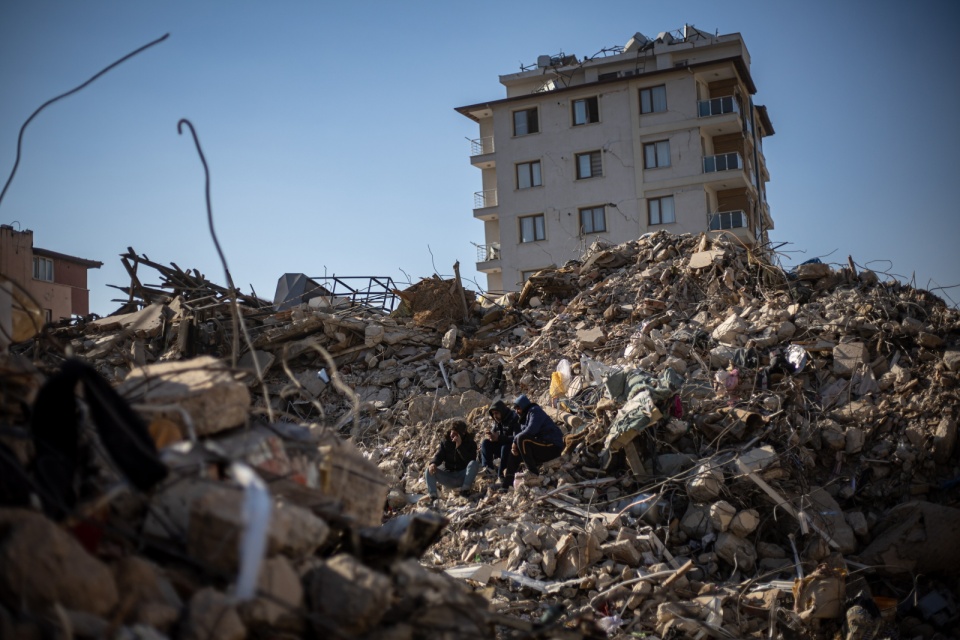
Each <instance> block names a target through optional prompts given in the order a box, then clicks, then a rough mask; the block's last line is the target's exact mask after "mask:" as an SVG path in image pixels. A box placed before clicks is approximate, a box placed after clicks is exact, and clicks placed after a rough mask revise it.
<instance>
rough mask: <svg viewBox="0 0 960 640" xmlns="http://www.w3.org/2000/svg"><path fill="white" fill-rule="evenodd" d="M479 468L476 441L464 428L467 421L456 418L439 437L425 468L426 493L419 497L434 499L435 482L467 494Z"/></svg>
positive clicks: (435, 495)
mask: <svg viewBox="0 0 960 640" xmlns="http://www.w3.org/2000/svg"><path fill="white" fill-rule="evenodd" d="M441 467H443V468H441ZM478 471H480V463H479V462H477V442H476V440H474V439H473V434H472V433H470V432H469V431H468V430H467V423H466V422H464V421H463V420H455V421H454V422H453V424H452V425H451V426H450V429H449V430H447V433H446V434H445V435H444V436H443V440H441V441H440V448H439V449H437V453H436V455H434V456H433V460H432V461H431V462H430V464H429V465H427V470H426V472H424V480H426V483H427V493H428V495H427V496H424V498H422V500H430V501H433V500H436V499H437V483H438V482H439V483H440V484H441V485H443V486H445V487H449V488H452V489H459V490H460V495H461V496H464V497H467V496H469V495H470V492H471V490H472V488H473V481H474V480H475V479H476V477H477V472H478Z"/></svg>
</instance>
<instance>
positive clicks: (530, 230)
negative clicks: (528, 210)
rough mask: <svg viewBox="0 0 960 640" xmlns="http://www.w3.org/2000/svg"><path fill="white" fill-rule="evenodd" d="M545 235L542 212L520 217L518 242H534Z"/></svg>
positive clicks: (542, 238)
mask: <svg viewBox="0 0 960 640" xmlns="http://www.w3.org/2000/svg"><path fill="white" fill-rule="evenodd" d="M546 237H547V234H546V226H545V223H544V219H543V214H542V213H540V214H537V215H535V216H523V217H522V218H520V242H536V241H537V240H544V239H545V238H546Z"/></svg>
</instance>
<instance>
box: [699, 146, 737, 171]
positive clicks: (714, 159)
mask: <svg viewBox="0 0 960 640" xmlns="http://www.w3.org/2000/svg"><path fill="white" fill-rule="evenodd" d="M730 169H743V159H742V158H741V157H740V154H739V153H737V152H736V151H734V152H732V153H721V154H720V155H716V156H707V157H705V158H704V159H703V172H704V173H713V172H715V171H728V170H730Z"/></svg>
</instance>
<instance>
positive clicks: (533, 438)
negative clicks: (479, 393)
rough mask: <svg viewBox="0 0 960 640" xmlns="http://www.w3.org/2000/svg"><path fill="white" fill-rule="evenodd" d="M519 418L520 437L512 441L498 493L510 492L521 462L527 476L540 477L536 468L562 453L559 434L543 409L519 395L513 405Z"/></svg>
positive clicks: (562, 446)
mask: <svg viewBox="0 0 960 640" xmlns="http://www.w3.org/2000/svg"><path fill="white" fill-rule="evenodd" d="M513 408H514V409H516V411H517V415H519V416H520V425H521V428H520V433H518V434H517V435H516V436H515V437H514V439H513V445H512V446H511V448H510V457H509V459H508V460H507V467H506V470H505V473H504V476H503V483H502V485H501V490H506V489H509V488H510V485H512V484H513V480H514V478H515V477H516V475H517V470H518V469H519V468H520V463H521V462H522V463H523V464H524V465H526V467H527V473H528V474H530V475H535V476H536V475H540V465H541V464H543V463H544V462H548V461H550V460H554V459H555V458H559V457H560V454H561V453H563V449H564V443H563V431H561V430H560V427H558V426H557V423H555V422H554V421H553V419H552V418H550V416H548V415H547V414H546V412H545V411H544V410H543V408H542V407H541V406H540V405H538V404H536V403H534V402H531V401H530V398H528V397H527V396H525V395H523V394H521V395H519V396H517V399H516V400H514V402H513Z"/></svg>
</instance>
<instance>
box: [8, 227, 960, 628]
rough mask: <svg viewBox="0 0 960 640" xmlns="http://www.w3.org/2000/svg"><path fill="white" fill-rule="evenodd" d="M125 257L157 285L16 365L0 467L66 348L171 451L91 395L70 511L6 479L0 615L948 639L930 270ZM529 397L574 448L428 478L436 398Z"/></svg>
mask: <svg viewBox="0 0 960 640" xmlns="http://www.w3.org/2000/svg"><path fill="white" fill-rule="evenodd" d="M124 258H125V261H126V262H125V264H128V265H129V264H132V263H133V262H136V263H137V264H138V265H139V266H148V267H153V268H155V269H157V271H159V272H160V275H161V277H162V279H163V283H162V285H160V286H159V287H157V286H152V287H147V286H144V285H142V284H140V283H141V280H142V278H143V274H142V273H140V274H139V275H138V274H137V272H136V269H129V270H130V271H131V276H132V277H131V280H132V282H131V285H130V287H128V288H122V290H123V291H124V293H126V294H127V295H128V296H129V301H128V302H127V303H125V304H124V305H123V308H121V309H120V312H122V313H118V314H115V315H113V316H110V317H108V318H102V319H96V320H92V321H85V322H77V323H75V324H73V325H71V326H66V327H60V328H56V329H53V330H50V331H47V332H46V333H44V334H42V335H40V336H38V337H36V338H34V339H33V340H31V341H29V342H25V343H21V344H18V345H15V347H14V348H13V349H12V351H13V354H12V355H11V356H9V357H8V358H7V359H6V360H4V361H3V364H2V366H3V369H4V373H5V374H6V375H5V376H4V377H5V379H7V380H9V382H8V384H7V385H6V386H5V388H4V398H3V404H2V411H3V415H4V417H5V424H7V425H9V428H7V429H6V430H4V431H3V432H2V436H0V443H2V444H3V445H5V447H4V448H3V449H2V451H3V452H4V456H5V457H4V460H6V461H7V462H6V463H5V465H6V466H4V468H3V479H4V481H5V483H7V480H8V478H11V477H14V476H12V475H10V474H15V473H16V472H17V470H19V473H20V476H23V475H24V474H27V475H29V474H30V473H32V472H33V467H32V466H31V463H32V461H33V458H34V455H35V452H34V443H33V441H32V440H31V439H30V435H29V432H30V428H29V427H30V423H29V415H30V411H29V410H28V409H29V407H30V406H31V404H32V402H33V400H34V398H35V397H36V395H37V391H38V389H39V388H40V387H41V385H43V384H44V382H45V381H46V380H48V379H50V377H51V376H52V375H53V374H54V373H55V372H56V371H57V370H58V369H59V367H60V366H61V365H62V363H63V362H64V357H65V354H68V353H69V354H70V355H71V357H74V358H79V359H82V360H85V361H87V362H88V363H89V364H91V365H93V366H94V367H95V368H96V370H97V371H98V372H99V374H100V375H101V376H102V377H103V378H104V379H105V380H107V381H108V382H109V383H110V384H111V385H112V386H113V388H115V389H116V390H117V391H118V392H119V393H120V395H121V396H122V397H123V398H124V400H125V401H126V402H128V403H129V404H130V406H131V407H132V408H133V410H134V411H135V413H136V414H137V416H139V417H140V418H141V419H142V420H143V423H144V425H146V427H147V429H148V431H149V434H150V436H151V438H152V440H153V442H154V443H155V444H156V448H157V454H156V455H157V456H158V457H159V458H160V459H161V460H162V461H163V463H164V464H165V465H166V467H167V468H168V469H169V475H168V476H167V478H166V479H164V480H163V481H162V482H160V483H158V484H157V485H156V486H154V487H153V488H151V489H150V490H146V491H142V490H140V491H138V490H136V489H134V488H133V487H131V486H130V485H129V483H126V482H124V481H123V480H124V474H123V473H121V471H120V470H118V467H120V466H122V465H118V464H113V463H112V462H111V460H110V458H109V456H107V455H105V454H104V452H103V450H102V449H101V448H99V447H98V446H97V437H98V436H97V435H96V434H94V433H93V430H92V429H90V427H89V424H84V425H83V429H82V430H81V431H82V437H81V439H80V440H81V444H82V445H83V446H82V447H81V449H82V450H83V451H87V452H88V453H89V457H88V458H86V457H85V458H84V464H83V465H78V466H77V468H78V477H77V478H76V483H77V486H78V487H79V496H80V499H79V502H78V506H77V507H76V508H75V509H73V511H72V512H71V513H70V514H69V515H68V516H67V517H66V518H62V519H57V518H54V517H52V516H50V515H46V516H45V515H44V513H43V511H41V510H39V509H38V506H39V502H43V496H42V495H41V496H39V500H38V496H36V495H34V496H31V500H30V501H29V503H27V504H19V503H17V499H16V497H17V495H18V494H15V492H14V491H13V490H8V489H5V490H4V491H3V496H2V497H3V505H5V506H3V507H2V508H0V637H4V638H6V637H11V638H16V637H23V638H34V637H53V636H54V635H56V636H57V637H61V636H63V637H71V636H73V637H110V638H114V637H117V638H121V637H122V638H171V639H178V638H224V639H227V638H230V639H232V638H300V637H308V638H323V637H361V638H398V639H401V638H403V639H406V638H411V639H412V638H427V637H429V638H495V637H497V638H520V637H523V638H563V639H566V638H606V637H610V638H630V637H647V638H664V639H665V638H706V637H710V638H757V639H760V638H785V639H791V640H792V639H795V638H809V639H821V638H823V639H827V638H835V637H839V638H844V637H849V638H852V637H877V638H881V637H890V638H893V637H900V638H924V639H932V638H958V637H960V634H958V632H957V631H956V629H958V628H960V608H958V603H960V578H958V576H960V554H958V547H957V545H956V540H957V537H958V534H960V504H958V503H960V453H958V448H957V420H958V413H960V401H958V400H960V399H958V393H960V386H958V376H960V313H958V312H957V310H955V309H951V308H949V307H948V306H946V305H945V304H944V303H943V301H942V300H940V299H939V298H937V297H936V296H935V295H933V294H931V293H930V292H927V291H923V290H917V289H914V288H911V287H909V286H906V285H903V284H900V283H897V282H894V281H891V282H884V281H883V279H882V278H881V277H880V276H878V274H875V273H873V272H870V271H860V272H857V271H856V270H855V267H854V266H853V265H854V263H853V261H852V260H850V261H849V264H844V265H843V266H842V267H840V268H835V267H833V266H831V265H828V264H824V263H820V262H819V261H811V262H810V263H808V264H805V265H800V266H799V267H797V268H796V269H795V270H793V271H792V272H785V271H784V270H782V269H780V268H779V267H777V266H775V265H772V264H770V263H768V262H767V261H766V260H765V259H763V258H762V257H760V256H758V255H756V254H754V253H751V252H750V251H748V250H747V249H745V248H744V247H743V246H742V245H740V244H739V243H737V242H736V241H732V240H728V239H726V238H725V237H720V238H713V239H710V238H707V237H706V236H703V235H697V236H693V235H684V236H673V235H670V234H667V233H665V232H660V233H655V234H646V235H645V236H643V237H642V238H640V239H638V240H635V241H632V242H629V243H626V244H623V245H619V246H605V245H601V244H596V245H594V246H593V247H591V248H590V250H589V252H588V255H587V256H586V257H585V258H584V259H583V261H581V262H572V263H568V264H566V265H563V266H560V267H556V268H551V269H546V270H543V271H541V272H539V273H537V274H535V275H534V276H532V277H531V278H530V279H529V281H528V282H527V284H526V286H525V287H524V288H523V290H522V291H521V292H518V293H514V294H509V295H506V296H503V297H501V298H498V299H496V300H491V299H487V298H486V297H484V296H478V295H476V294H474V293H473V292H471V291H467V290H465V289H464V288H463V286H462V285H461V283H460V281H459V278H455V279H452V280H443V279H441V278H439V277H436V276H434V277H432V278H427V279H424V280H422V281H421V282H420V283H417V284H416V285H414V286H413V287H410V288H408V289H406V290H404V291H397V292H395V293H396V295H397V296H398V298H399V299H400V300H401V302H402V304H401V305H400V307H399V308H398V309H397V310H396V311H393V312H392V313H387V312H385V311H383V310H382V309H376V308H371V307H366V306H364V305H362V304H344V303H343V301H339V300H336V299H333V298H332V297H330V298H323V297H320V298H314V299H312V300H310V302H309V303H304V304H301V305H299V306H294V307H293V308H290V309H286V310H284V311H276V310H275V309H274V307H273V306H272V305H270V304H269V303H267V302H264V301H261V300H258V299H257V298H255V297H253V296H239V297H238V298H237V300H236V302H234V296H232V295H231V292H230V291H228V290H226V289H224V288H222V287H218V286H216V285H213V284H212V283H210V282H208V281H207V280H206V279H205V278H204V277H203V276H202V275H201V274H199V273H196V272H189V271H182V270H181V269H179V268H178V267H176V266H175V265H174V266H173V267H172V268H171V267H163V266H162V265H159V264H157V263H153V262H150V261H148V260H146V259H145V258H140V257H138V256H136V254H134V253H133V251H132V250H130V253H129V254H127V255H126V256H124ZM520 393H525V394H527V395H528V396H529V397H530V398H531V399H533V400H534V401H536V402H538V403H539V404H541V405H542V406H543V407H545V408H546V409H547V411H548V412H550V413H551V415H553V416H554V418H555V420H556V422H557V424H558V425H560V427H561V429H563V431H564V433H565V434H566V435H565V441H566V443H567V446H566V450H565V452H564V454H563V455H562V456H561V457H560V458H559V459H558V460H555V461H553V462H552V463H549V464H547V465H545V468H544V470H543V473H542V475H541V476H540V477H532V478H531V477H525V476H519V477H518V480H517V483H516V486H515V488H514V489H513V490H511V491H509V492H508V493H505V494H497V493H495V492H493V491H490V490H488V489H490V488H491V487H490V482H491V481H490V480H489V479H486V478H483V477H481V478H479V479H478V480H477V484H476V487H475V492H474V494H473V495H472V496H470V497H469V498H467V497H461V496H459V495H456V494H454V493H453V492H449V493H446V492H442V493H441V499H440V501H439V503H438V504H437V505H436V506H435V507H429V508H428V507H424V506H422V505H421V504H419V503H418V499H419V498H420V497H421V496H423V495H424V493H425V490H426V489H425V484H424V481H423V472H424V469H425V467H426V465H427V464H428V463H429V460H430V458H431V457H432V455H433V453H434V451H435V448H436V446H437V444H438V442H439V438H440V437H441V434H442V433H443V428H444V425H445V424H446V423H447V421H449V420H453V419H464V420H466V421H467V422H468V424H469V425H470V426H471V429H472V431H473V432H474V433H480V432H481V431H482V427H483V426H484V425H485V424H486V421H487V420H489V417H488V416H487V413H486V411H487V408H488V407H489V406H490V405H491V404H492V403H493V402H494V401H495V400H497V399H505V400H507V401H508V402H509V400H511V399H512V398H513V397H515V396H516V395H518V394H520ZM94 413H95V412H90V415H86V414H84V413H83V412H81V421H86V422H89V421H90V420H92V419H96V417H97V416H96V415H94ZM102 437H106V436H102ZM11 459H12V460H13V461H14V462H15V463H17V464H12V463H10V460H11ZM243 469H250V470H252V471H253V476H254V481H249V480H247V481H244V480H243V478H245V477H248V476H245V475H244V471H243ZM18 477H19V476H18ZM257 481H260V482H262V484H263V486H264V487H265V488H266V492H265V493H263V494H262V495H263V496H266V497H265V498H262V499H260V501H259V502H257V500H258V498H257V495H261V494H257V492H256V485H257ZM8 485H9V483H7V484H5V486H8ZM9 486H12V485H9ZM35 488H36V487H34V489H35ZM34 493H36V491H34ZM257 505H259V506H257ZM254 508H259V509H261V511H260V512H258V513H266V514H268V516H269V521H264V520H263V519H262V518H260V519H258V518H256V517H251V513H253V512H252V511H250V509H254ZM257 522H260V523H261V524H262V525H263V527H265V528H264V530H263V532H262V551H261V552H259V553H257V552H255V551H254V552H251V551H250V544H251V542H250V540H251V538H252V534H250V531H252V530H254V529H256V528H257V527H256V526H255V525H256V523H257ZM27 547H29V551H28V550H24V549H25V548H27ZM251 557H252V558H254V560H255V561H256V562H257V563H258V564H255V565H254V568H255V571H254V576H253V578H254V583H255V584H253V585H252V586H251V589H252V590H253V591H252V593H253V595H251V596H247V597H245V596H243V595H242V593H243V583H244V578H243V576H244V575H245V571H246V570H248V569H249V566H250V565H249V562H251ZM41 568H42V570H40V569H41ZM858 607H859V608H858ZM857 611H866V612H867V613H866V615H868V616H872V617H873V618H875V622H876V625H875V626H876V627H877V631H876V632H875V634H874V635H873V636H867V635H856V634H854V632H853V628H854V627H855V626H856V625H855V624H854V622H852V620H853V618H852V617H851V616H852V615H853V613H852V612H857Z"/></svg>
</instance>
